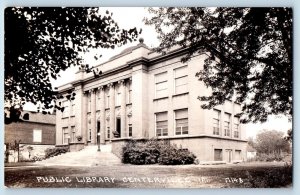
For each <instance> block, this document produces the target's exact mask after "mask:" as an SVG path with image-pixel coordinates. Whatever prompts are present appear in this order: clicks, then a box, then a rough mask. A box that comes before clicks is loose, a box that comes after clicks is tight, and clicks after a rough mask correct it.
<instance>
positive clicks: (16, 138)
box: [4, 111, 56, 162]
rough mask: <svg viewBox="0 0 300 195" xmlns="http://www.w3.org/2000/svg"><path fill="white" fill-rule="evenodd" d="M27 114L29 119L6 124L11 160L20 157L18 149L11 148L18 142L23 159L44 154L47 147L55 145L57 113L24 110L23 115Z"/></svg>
mask: <svg viewBox="0 0 300 195" xmlns="http://www.w3.org/2000/svg"><path fill="white" fill-rule="evenodd" d="M25 114H29V120H23V121H22V122H12V123H10V124H5V140H4V143H5V144H6V147H8V144H9V148H7V149H10V150H11V151H10V153H11V155H10V160H9V161H10V162H11V161H16V159H18V157H17V156H16V154H15V153H16V152H17V151H16V150H12V149H11V148H12V147H14V146H15V144H16V143H19V144H20V150H21V158H22V159H28V158H31V157H34V156H43V155H44V150H45V149H46V148H49V147H54V146H55V133H56V131H55V115H54V114H51V115H49V114H47V115H44V114H42V113H40V112H30V111H23V112H22V116H24V115H25ZM29 148H30V149H29ZM28 150H30V151H28ZM29 153H30V154H29ZM13 156H14V157H13ZM12 158H14V159H13V160H12Z"/></svg>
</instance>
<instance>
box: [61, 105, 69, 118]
mask: <svg viewBox="0 0 300 195" xmlns="http://www.w3.org/2000/svg"><path fill="white" fill-rule="evenodd" d="M63 107H64V111H63V113H62V117H63V118H65V117H68V116H69V114H70V113H69V112H70V110H69V101H64V102H63Z"/></svg>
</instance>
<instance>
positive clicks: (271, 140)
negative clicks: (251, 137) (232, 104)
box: [254, 130, 290, 154]
mask: <svg viewBox="0 0 300 195" xmlns="http://www.w3.org/2000/svg"><path fill="white" fill-rule="evenodd" d="M254 148H255V149H256V150H257V152H258V153H263V154H271V153H277V154H280V153H281V152H288V151H289V150H290V144H289V142H288V141H287V140H286V139H284V133H283V132H280V131H275V130H272V131H267V130H263V131H261V132H260V133H258V134H257V135H256V140H255V144H254Z"/></svg>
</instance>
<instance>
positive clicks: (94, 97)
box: [90, 89, 97, 144]
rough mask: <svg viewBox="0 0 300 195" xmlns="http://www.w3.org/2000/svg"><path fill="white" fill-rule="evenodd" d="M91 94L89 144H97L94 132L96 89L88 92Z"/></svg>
mask: <svg viewBox="0 0 300 195" xmlns="http://www.w3.org/2000/svg"><path fill="white" fill-rule="evenodd" d="M90 93H91V131H92V139H91V144H96V142H97V137H96V136H97V130H96V89H92V90H90Z"/></svg>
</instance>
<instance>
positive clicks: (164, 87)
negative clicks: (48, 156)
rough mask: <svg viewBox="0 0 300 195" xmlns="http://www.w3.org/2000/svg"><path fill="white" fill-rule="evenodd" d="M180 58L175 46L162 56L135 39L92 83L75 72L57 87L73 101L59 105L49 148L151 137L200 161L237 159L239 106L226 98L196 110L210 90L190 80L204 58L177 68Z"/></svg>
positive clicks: (240, 152)
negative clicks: (72, 95)
mask: <svg viewBox="0 0 300 195" xmlns="http://www.w3.org/2000/svg"><path fill="white" fill-rule="evenodd" d="M185 53H186V50H185V49H183V48H174V49H172V50H171V51H170V52H168V53H167V54H166V55H161V54H158V53H155V52H152V51H150V49H149V48H148V47H147V46H146V45H145V44H143V42H142V41H141V42H140V43H139V44H138V45H137V46H134V47H130V48H128V49H126V50H124V51H123V52H122V53H120V54H119V55H116V56H114V57H113V58H111V59H110V60H109V61H107V62H105V63H103V64H100V65H98V66H97V68H98V69H100V70H101V71H102V74H101V75H100V76H99V77H96V76H95V75H94V74H93V73H85V72H84V71H78V72H77V73H76V79H75V81H74V82H72V83H69V84H66V85H63V86H61V87H59V91H60V93H61V94H63V95H66V94H67V93H68V92H70V91H72V92H74V93H76V98H75V100H73V101H69V100H66V99H65V100H62V101H61V102H60V104H61V105H63V106H64V107H65V110H64V112H59V111H58V112H57V115H56V121H57V126H56V144H57V145H64V144H69V143H84V144H85V145H88V144H91V145H93V144H97V143H99V141H100V143H101V144H107V143H111V142H112V143H113V147H112V148H113V149H114V148H116V149H118V150H120V148H121V147H120V146H116V145H117V144H121V143H124V142H123V141H122V140H124V141H125V140H130V139H148V138H153V137H158V138H160V139H168V140H170V142H171V143H174V144H177V145H181V146H182V147H183V148H188V149H190V150H191V151H192V152H194V153H195V154H196V156H197V157H198V158H199V160H200V161H202V160H203V161H215V160H216V161H226V162H233V161H234V160H241V161H242V160H244V159H245V158H246V141H245V140H244V139H245V132H244V130H243V126H242V125H241V124H240V123H239V117H238V113H240V111H241V106H240V105H239V104H236V103H234V102H233V101H231V100H227V101H226V102H225V104H224V105H220V106H217V107H215V108H214V109H212V110H203V109H202V108H201V102H200V101H199V100H198V99H197V98H198V96H199V95H208V94H209V93H211V90H210V89H209V88H207V87H206V86H204V84H203V83H202V82H200V81H199V80H198V78H197V77H195V74H196V73H197V72H198V71H199V70H201V69H202V68H203V64H204V60H205V58H206V55H205V54H199V55H197V56H194V57H192V59H191V60H190V61H188V62H186V63H182V62H181V57H182V56H183V55H184V54H185ZM78 136H81V137H82V140H80V141H79V140H78V139H77V137H78ZM114 145H115V146H114ZM114 152H115V153H119V152H120V151H114Z"/></svg>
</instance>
